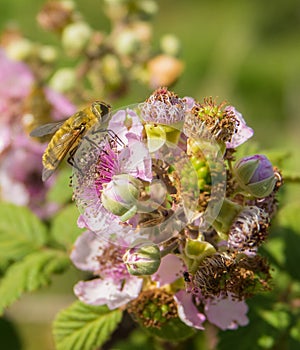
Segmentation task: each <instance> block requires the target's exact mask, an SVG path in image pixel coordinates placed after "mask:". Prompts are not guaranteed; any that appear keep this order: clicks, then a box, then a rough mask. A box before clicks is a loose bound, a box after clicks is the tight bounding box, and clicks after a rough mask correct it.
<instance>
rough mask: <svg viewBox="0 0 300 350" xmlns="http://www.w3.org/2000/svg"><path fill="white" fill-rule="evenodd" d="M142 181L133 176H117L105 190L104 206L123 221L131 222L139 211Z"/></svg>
mask: <svg viewBox="0 0 300 350" xmlns="http://www.w3.org/2000/svg"><path fill="white" fill-rule="evenodd" d="M140 185H141V183H140V181H139V180H138V179H136V178H134V177H133V176H131V175H127V174H121V175H115V176H113V178H112V181H110V182H109V183H108V184H107V185H106V186H105V188H104V189H103V192H102V196H101V200H102V204H103V206H104V207H105V209H107V210H108V211H110V212H111V213H113V214H114V215H117V216H119V217H120V220H121V221H126V220H129V219H130V218H131V217H132V216H134V215H135V213H136V211H137V199H138V197H139V193H140V190H139V189H140Z"/></svg>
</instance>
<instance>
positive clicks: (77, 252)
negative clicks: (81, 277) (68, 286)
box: [70, 231, 105, 271]
mask: <svg viewBox="0 0 300 350" xmlns="http://www.w3.org/2000/svg"><path fill="white" fill-rule="evenodd" d="M104 245H105V243H104V242H101V241H100V240H99V238H97V236H96V235H95V234H94V233H93V232H91V231H85V232H83V233H82V234H81V235H80V236H79V237H78V238H77V240H76V242H75V244H74V247H73V250H72V252H71V254H70V258H71V260H72V261H73V264H74V265H75V266H76V267H77V268H79V269H80V270H83V271H97V270H99V266H100V265H99V262H98V260H97V256H99V255H100V254H101V252H102V250H103V246H104Z"/></svg>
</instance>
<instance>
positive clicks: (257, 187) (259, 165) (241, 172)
mask: <svg viewBox="0 0 300 350" xmlns="http://www.w3.org/2000/svg"><path fill="white" fill-rule="evenodd" d="M234 174H235V176H236V179H237V181H238V183H239V185H240V187H241V188H242V189H243V190H244V191H246V192H248V193H250V194H251V195H253V196H254V197H257V198H263V197H266V196H268V195H269V194H270V193H271V192H272V191H273V189H274V186H275V183H276V178H275V174H274V170H273V166H272V164H271V162H270V161H269V159H268V158H267V157H266V156H264V155H262V154H256V155H254V156H249V157H244V158H242V159H240V160H239V161H238V162H237V163H236V164H235V166H234Z"/></svg>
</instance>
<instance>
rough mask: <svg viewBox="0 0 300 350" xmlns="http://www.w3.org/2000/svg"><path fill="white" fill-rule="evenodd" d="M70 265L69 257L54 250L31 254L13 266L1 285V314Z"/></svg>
mask: <svg viewBox="0 0 300 350" xmlns="http://www.w3.org/2000/svg"><path fill="white" fill-rule="evenodd" d="M69 265H70V260H69V257H68V256H67V255H66V254H65V253H62V252H59V251H54V250H45V251H40V252H34V253H31V254H29V255H28V256H26V257H25V258H24V259H23V260H21V261H18V262H16V263H14V264H13V265H11V266H10V267H9V268H8V270H7V273H6V274H5V276H4V277H3V278H2V280H1V283H0V314H2V313H3V311H4V308H6V307H8V306H9V305H11V304H12V303H13V302H14V301H16V300H17V299H18V298H19V297H20V296H21V295H22V293H24V292H31V291H34V290H36V289H38V288H41V287H43V286H45V285H47V284H49V283H50V280H51V276H52V274H53V273H60V272H62V271H64V270H65V269H66V268H67V267H68V266H69Z"/></svg>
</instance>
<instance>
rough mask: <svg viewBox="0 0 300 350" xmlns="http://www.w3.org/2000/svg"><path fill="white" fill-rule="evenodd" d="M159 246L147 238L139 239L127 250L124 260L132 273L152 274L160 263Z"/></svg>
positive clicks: (138, 274)
mask: <svg viewBox="0 0 300 350" xmlns="http://www.w3.org/2000/svg"><path fill="white" fill-rule="evenodd" d="M160 260H161V256H160V250H159V247H158V246H157V245H156V244H154V243H153V242H151V241H148V240H146V239H138V240H136V241H135V242H134V243H133V245H132V246H131V247H130V248H129V249H128V250H127V252H126V253H125V254H124V256H123V261H124V263H125V264H126V267H127V269H128V271H129V273H130V274H131V275H135V276H143V275H152V274H153V273H154V272H156V271H157V270H158V268H159V265H160Z"/></svg>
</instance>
